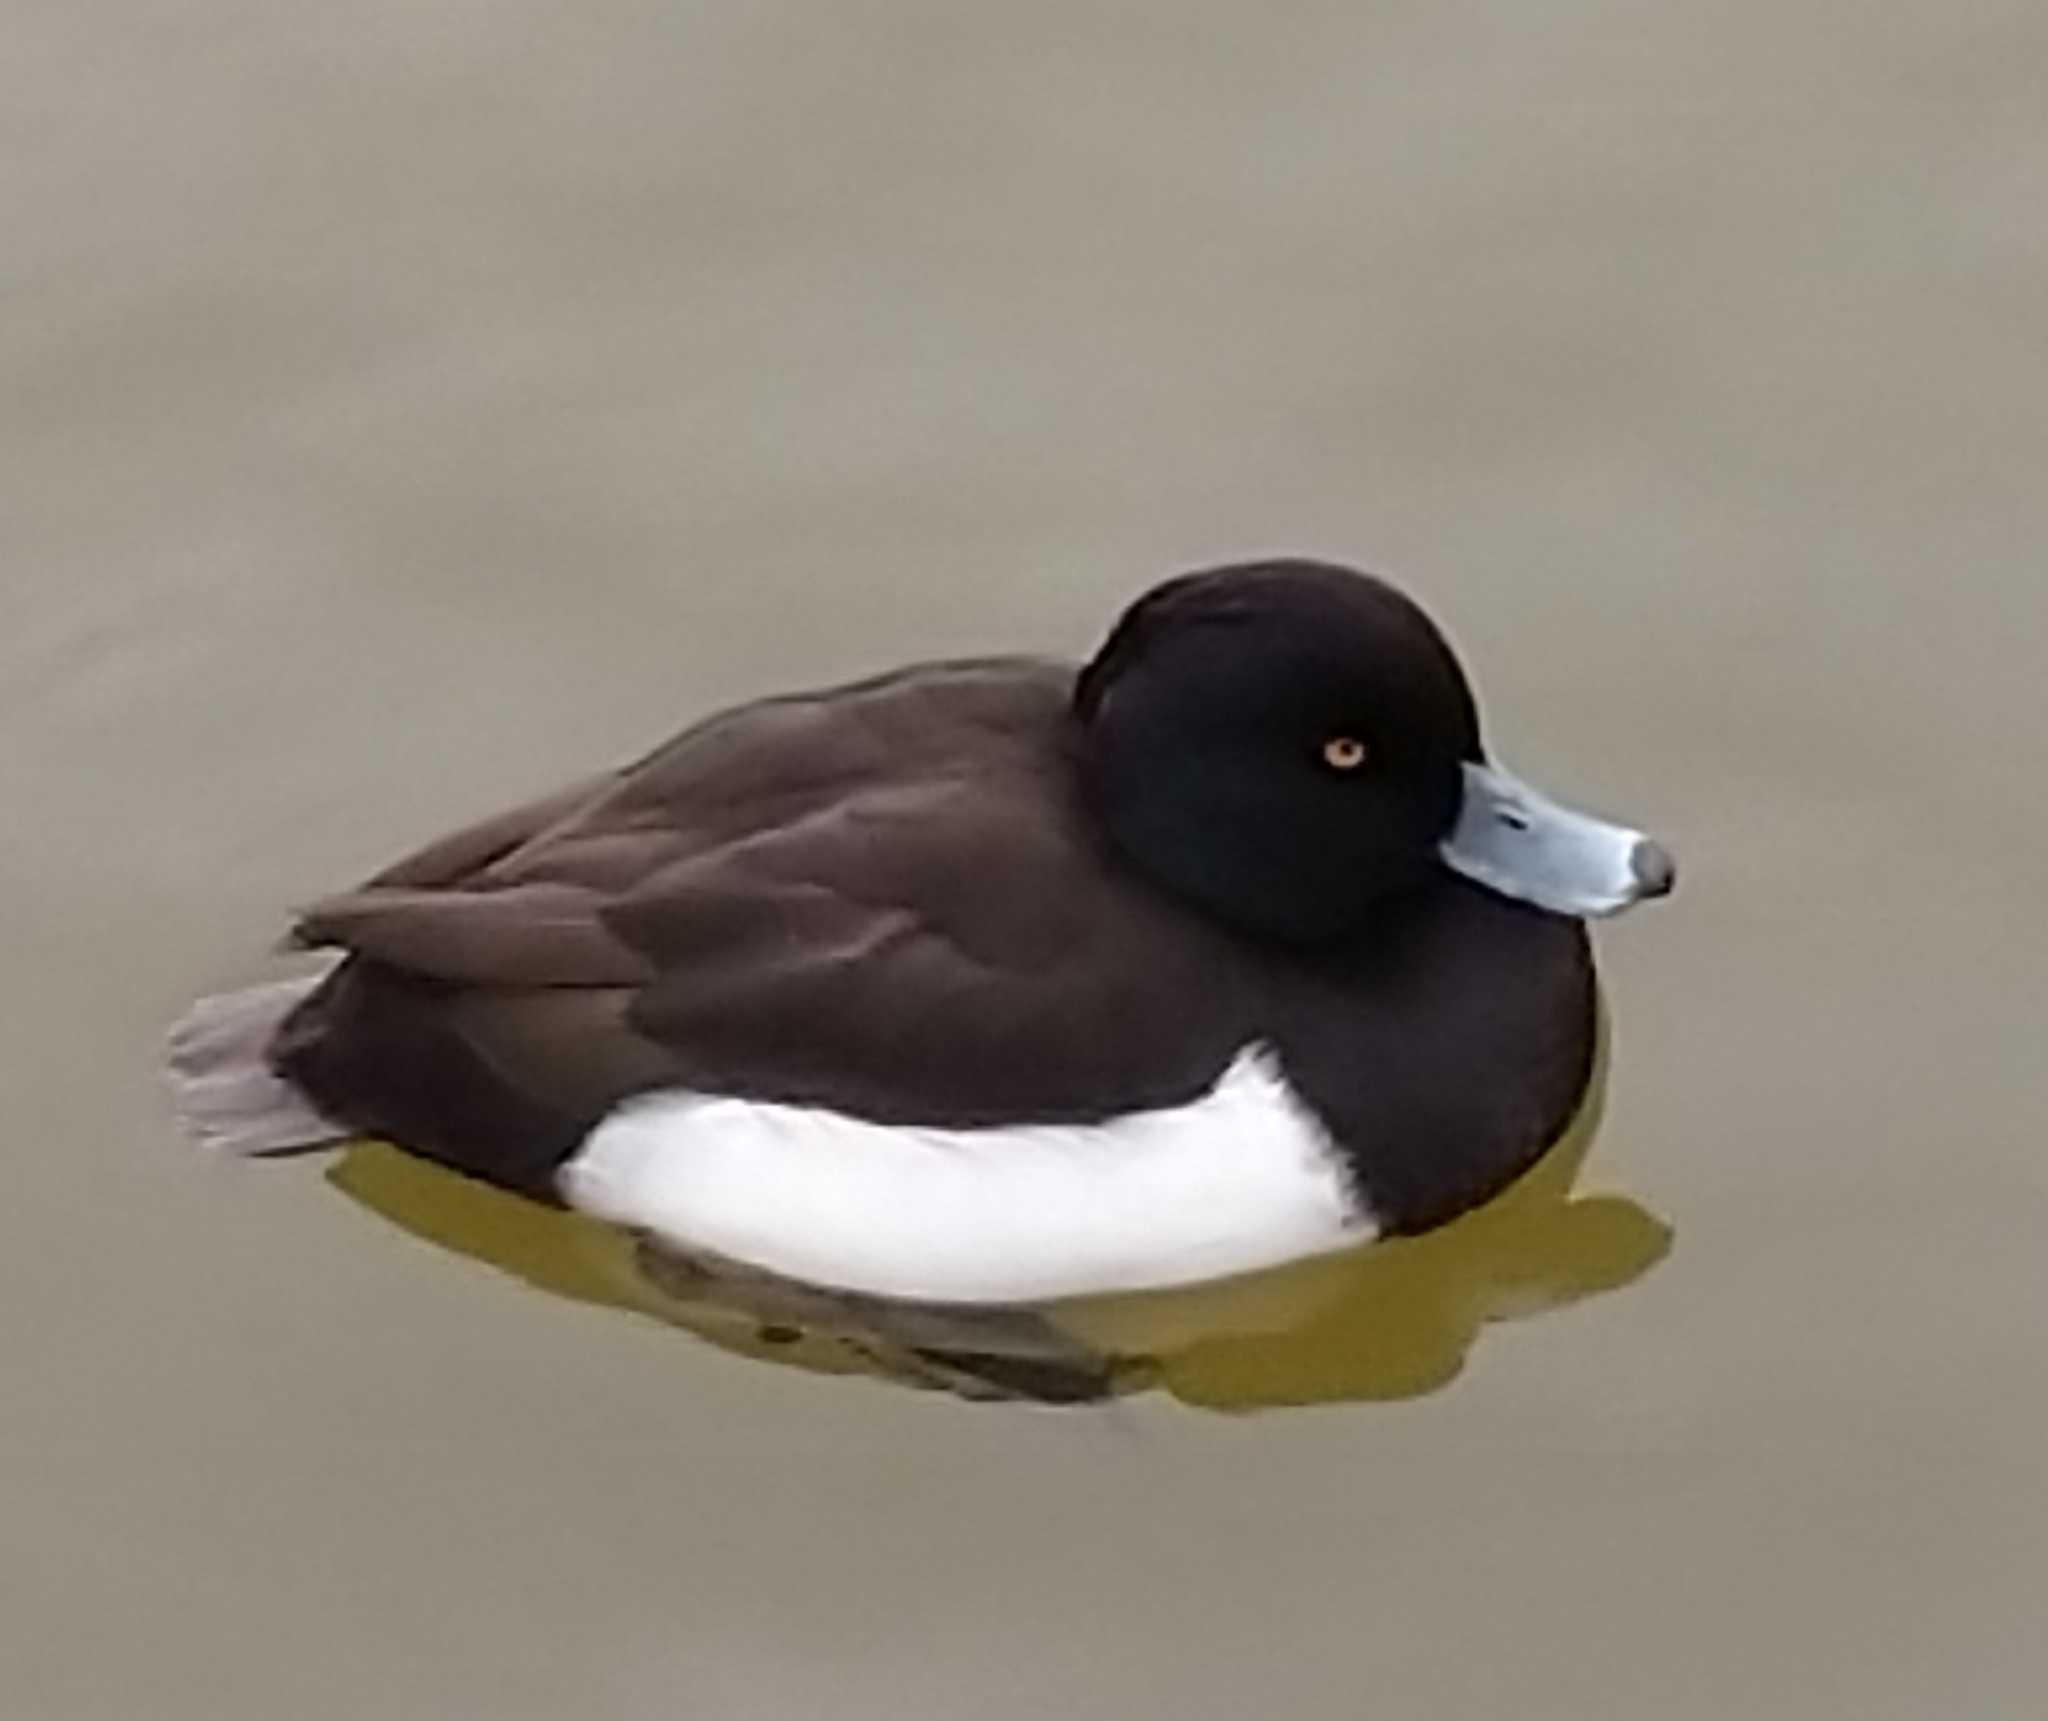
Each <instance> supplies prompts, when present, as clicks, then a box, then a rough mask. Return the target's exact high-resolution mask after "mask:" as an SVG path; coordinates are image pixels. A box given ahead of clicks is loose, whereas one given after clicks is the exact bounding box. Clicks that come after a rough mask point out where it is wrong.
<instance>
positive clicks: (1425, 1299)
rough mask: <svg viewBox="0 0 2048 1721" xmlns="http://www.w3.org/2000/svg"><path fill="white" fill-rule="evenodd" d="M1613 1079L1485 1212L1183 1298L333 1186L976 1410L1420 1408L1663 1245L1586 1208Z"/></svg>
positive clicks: (680, 1318)
mask: <svg viewBox="0 0 2048 1721" xmlns="http://www.w3.org/2000/svg"><path fill="white" fill-rule="evenodd" d="M1605 1080H1606V1072H1605V1059H1604V1057H1603V1059H1602V1068H1601V1070H1600V1071H1599V1072H1598V1073H1597V1074H1596V1077H1595V1080H1594V1084H1593V1088H1592V1092H1591V1094H1590V1096H1589V1098H1588V1101H1587V1104H1586V1105H1585V1107H1584V1108H1583V1109H1582V1111H1581V1113H1580V1115H1579V1118H1578V1120H1577V1121H1576V1122H1575V1123H1574V1124H1573V1126H1572V1128H1571V1129H1570V1131H1568V1132H1567V1134H1566V1135H1565V1136H1564V1138H1563V1139H1562V1140H1560V1141H1559V1143H1558V1144H1557V1146H1556V1147H1554V1148H1553V1149H1552V1150H1551V1151H1550V1152H1549V1153H1548V1154H1546V1155H1545V1156H1544V1158H1543V1159H1542V1160H1541V1161H1540V1162H1539V1163H1538V1164H1537V1165H1536V1166H1534V1167H1533V1168H1532V1169H1531V1170H1530V1171H1529V1172H1528V1173H1527V1174H1526V1175H1525V1176H1524V1177H1522V1178H1521V1179H1520V1180H1519V1181H1518V1182H1516V1183H1515V1184H1514V1185H1513V1186H1512V1187H1510V1188H1509V1189H1508V1190H1507V1191H1505V1192H1504V1193H1503V1194H1502V1195H1500V1196H1499V1197H1497V1198H1496V1199H1495V1200H1493V1201H1492V1202H1490V1203H1488V1204H1487V1205H1486V1206H1485V1207H1482V1208H1479V1209H1477V1210H1476V1211H1474V1212H1472V1213H1469V1214H1467V1215H1465V1216H1464V1217H1463V1218H1462V1219H1459V1220H1457V1221H1455V1222H1454V1223H1452V1224H1450V1225H1447V1226H1445V1227H1443V1228H1442V1229H1441V1230H1438V1231H1434V1232H1431V1233H1430V1234H1428V1235H1427V1236H1422V1237H1407V1238H1397V1239H1393V1240H1390V1241H1387V1242H1383V1243H1377V1244H1372V1245H1369V1246H1367V1247H1365V1248H1361V1249H1357V1250H1353V1251H1350V1252H1347V1253H1345V1254H1341V1255H1333V1256H1325V1257H1322V1258H1320V1259H1317V1260H1313V1261H1305V1262H1298V1263H1296V1264H1294V1265H1292V1266H1288V1267H1281V1268H1276V1269H1273V1270H1270V1271H1268V1272H1263V1273H1257V1274H1251V1275H1247V1276H1245V1277H1243V1278H1239V1279H1233V1280H1229V1281H1225V1282H1220V1283H1217V1284H1213V1285H1205V1286H1200V1287H1196V1288H1193V1289H1189V1290H1181V1291H1170V1292H1149V1293H1146V1294H1143V1295H1136V1296H1120V1297H1102V1298H1089V1299H1085V1300H1079V1301H1073V1302H1066V1303H1059V1304H1053V1305H1048V1306H1046V1307H1043V1308H1037V1309H1000V1310H962V1309H952V1308H937V1307H929V1306H919V1305H906V1304H892V1303H884V1302H880V1301H876V1300H873V1299H850V1298H844V1297H840V1296H836V1295H831V1294H826V1293H822V1292H818V1291H815V1290H812V1289H809V1288H807V1287H804V1286H799V1285H794V1284H791V1283H788V1282H787V1281H781V1280H775V1279H770V1278H765V1277H762V1276H760V1275H758V1274H754V1273H751V1272H748V1271H746V1270H744V1269H741V1268H738V1267H735V1266H733V1265H731V1264H729V1263H713V1262H702V1261H683V1260H679V1259H677V1258H676V1257H674V1256H671V1255H667V1254H664V1253H661V1252H657V1251H656V1250H655V1249H653V1248H652V1247H651V1246H650V1245H648V1244H647V1243H645V1242H644V1241H643V1240H641V1239H639V1238H637V1237H636V1236H634V1235H633V1234H632V1233H629V1232H626V1231H622V1230H620V1229H618V1228H617V1227H615V1226H611V1225H606V1224H602V1223H600V1222H598V1221H596V1220H593V1219H588V1218H585V1217H583V1216H581V1215H578V1214H573V1213H566V1212H562V1211H559V1210H557V1209H554V1208H549V1207H543V1206H540V1205H538V1204H537V1203H534V1202H531V1201H527V1200H524V1199H522V1198H521V1197H519V1196H515V1195H509V1194H506V1193H505V1192H503V1191H501V1190H497V1189H493V1188H490V1187H489V1186H487V1185H485V1184H481V1183H477V1182H474V1181H472V1180H470V1179H468V1178H465V1177H461V1176H458V1175H456V1174H455V1173H453V1172H448V1171H444V1170H442V1169H440V1168H439V1167H437V1166H434V1165H430V1164H428V1163H426V1162H425V1161H423V1160H419V1159H415V1158H413V1157H412V1156H411V1155H409V1154H406V1153H402V1152H400V1151H399V1150H398V1149H396V1148H393V1147H390V1146H388V1145H386V1144H384V1143H381V1142H358V1143H355V1144H354V1145H352V1146H351V1147H349V1148H348V1149H347V1150H346V1151H345V1152H344V1153H343V1154H342V1156H341V1157H340V1159H339V1160H337V1161H336V1163H335V1164H334V1166H333V1167H332V1168H331V1169H330V1171H329V1173H328V1177H329V1181H331V1182H332V1183H333V1184H334V1185H335V1186H336V1187H337V1188H339V1189H340V1190H342V1191H343V1192H344V1193H345V1194H347V1195H349V1196H350V1197H351V1198H353V1199H354V1200H356V1201H358V1202H360V1203H361V1204H362V1205H363V1206H365V1207H368V1208H370V1209H371V1210H372V1211H373V1212H375V1213H377V1214H379V1215H380V1216H382V1217H383V1218H385V1219H388V1220H390V1221H391V1222H392V1223H393V1224H396V1225H399V1226H401V1227H403V1228H404V1229H405V1230H407V1231H409V1232H411V1233H412V1234H413V1235H415V1236H417V1237H421V1238H424V1239H426V1240H427V1241H429V1242H432V1243H436V1244H438V1245H440V1246H441V1247H442V1248H445V1249H450V1250H453V1251H456V1252H457V1253H460V1254H464V1255H470V1256H474V1257H475V1258H477V1259H478V1260H482V1261H488V1262H490V1263H491V1264H492V1265H494V1266H496V1267H499V1268H501V1269H503V1270H504V1271H506V1272H509V1273H512V1274H515V1275H516V1276H517V1277H519V1278H521V1279H524V1280H525V1281H526V1282H527V1283H529V1284H532V1285H537V1286H539V1287H540V1288H541V1289H542V1290H546V1291H551V1292H554V1293H555V1294H557V1295H559V1296H566V1297H572V1298H575V1299H577V1300H579V1301H583V1302H589V1303H599V1304H605V1305H609V1306H612V1307H616V1308H623V1309H631V1310H636V1311H638V1312H640V1313H643V1314H648V1315H653V1316H655V1317H656V1318H658V1319H660V1320H664V1321H667V1322H670V1323H671V1324H673V1325H676V1326H680V1327H684V1328H687V1329H688V1330H689V1331H691V1332H693V1333H695V1334H697V1335H698V1336H699V1337H701V1338H703V1339H706V1340H708V1341H709V1342H711V1343H713V1344H716V1345H718V1346H720V1347H722V1348H723V1349H726V1350H730V1351H734V1352H737V1353H739V1354H741V1355H745V1356H750V1357H756V1358H761V1359H764V1360H768V1361H772V1362H777V1363H781V1364H784V1365H786V1366H794V1367H798V1368H804V1369H809V1370H812V1371H815V1372H819V1373H827V1374H865V1375H870V1376H873V1377H876V1378H879V1379H884V1380H890V1381H895V1382H898V1383H900V1384H904V1385H910V1386H919V1387H930V1388H942V1389H945V1390H949V1391H953V1392H957V1393H960V1394H961V1395H963V1396H967V1397H976V1398H1016V1397H1030V1398H1046V1399H1080V1400H1085V1399H1090V1398H1101V1397H1105V1396H1111V1395H1116V1394H1126V1393H1132V1392H1137V1391H1143V1390H1146V1389H1149V1388H1159V1389H1163V1390H1164V1391H1166V1392H1169V1393H1171V1394H1172V1395H1173V1396H1174V1397H1175V1398H1177V1399H1179V1400H1181V1401H1182V1402H1183V1403H1186V1404H1190V1405H1196V1406H1200V1407H1203V1408H1206V1409H1213V1410H1255V1409H1265V1408H1271V1407H1274V1406H1280V1405H1299V1404H1317V1403H1332V1402H1339V1401H1344V1400H1371V1399H1394V1398H1408V1397H1413V1396H1415V1395H1417V1394H1420V1393H1425V1392H1429V1391H1431V1390H1433V1389H1434V1388H1437V1387H1440V1386H1442V1385H1444V1384H1445V1383H1446V1382H1447V1381H1449V1380H1451V1379H1452V1378H1453V1377H1454V1376H1456V1374H1457V1373H1458V1371H1459V1370H1460V1369H1461V1368H1462V1367H1463V1365H1464V1361H1465V1357H1466V1355H1467V1353H1468V1352H1469V1351H1470V1350H1471V1347H1472V1345H1473V1342H1474V1341H1475V1340H1476V1339H1477V1337H1478V1335H1479V1332H1480V1329H1481V1328H1482V1327H1483V1326H1485V1325H1486V1324H1487V1323H1488V1322H1490V1321H1507V1320H1519V1319H1522V1318H1525V1317H1527V1316H1529V1315H1533V1314H1537V1313H1540V1312H1541V1311H1543V1310H1545V1309H1551V1308H1556V1307H1558V1306H1559V1305H1561V1304H1564V1303H1569V1302H1574V1301H1576V1300H1578V1299H1579V1298H1582V1297H1587V1296H1591V1295H1593V1294H1595V1293H1597V1292H1600V1291H1608V1290H1613V1289H1615V1288H1616V1287H1618V1286H1621V1285H1625V1284H1627V1283H1629V1282H1630V1281H1631V1280H1633V1279H1635V1278H1637V1277H1639V1276H1640V1275H1641V1274H1643V1273H1644V1272H1646V1271H1647V1270H1648V1269H1649V1268H1650V1267H1651V1266H1652V1265H1654V1264H1655V1263H1656V1261H1657V1260H1658V1259H1659V1258H1660V1257H1662V1256H1663V1254H1664V1253H1665V1251H1666V1250H1667V1249H1668V1248H1669V1247H1670V1241H1671V1233H1670V1230H1669V1228H1668V1227H1667V1226H1666V1225H1665V1224H1664V1223H1663V1222H1662V1221H1661V1220H1659V1219H1657V1218H1655V1217H1654V1216H1652V1215H1651V1214H1650V1213H1648V1212H1647V1211H1645V1210H1644V1209H1643V1208H1642V1207H1640V1206H1639V1205H1637V1204H1636V1203H1635V1202H1634V1201H1631V1200H1628V1199H1626V1198H1625V1197H1622V1196H1618V1195H1593V1196H1575V1195H1574V1194H1573V1193H1572V1190H1573V1184H1574V1183H1575V1181H1576V1179H1577V1177H1578V1173H1579V1169H1580V1167H1581V1166H1582V1165H1583V1163H1584V1162H1585V1158H1586V1154H1587V1152H1588V1150H1589V1149H1590V1147H1591V1145H1592V1141H1593V1137H1594V1134H1595V1132H1596V1130H1597V1128H1598V1125H1599V1113H1600V1109H1601V1099H1602V1096H1603V1093H1604V1089H1605Z"/></svg>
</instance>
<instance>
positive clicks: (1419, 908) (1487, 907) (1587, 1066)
mask: <svg viewBox="0 0 2048 1721" xmlns="http://www.w3.org/2000/svg"><path fill="white" fill-rule="evenodd" d="M1267 980H1268V985H1269V992H1268V999H1269V1003H1268V1005H1267V1008H1266V1010H1265V1012H1264V1028H1265V1033H1266V1037H1267V1038H1268V1039H1269V1041H1270V1042H1271V1043H1272V1044H1273V1046H1274V1048H1275V1049H1276V1051H1277V1052H1278V1053H1279V1056H1280V1060H1281V1064H1282V1067H1283V1068H1284V1070H1285V1071H1286V1074H1287V1079H1288V1082H1289V1084H1290V1085H1291V1086H1292V1087H1293V1088H1294V1089H1295V1090H1296V1091H1297V1092H1298V1093H1299V1094H1300V1095H1301V1096H1302V1097H1303V1098H1304V1099H1305V1100H1307V1101H1308V1103H1309V1104H1310V1106H1311V1107H1312V1108H1313V1109H1314V1110H1315V1112H1316V1114H1317V1116H1318V1118H1319V1119H1320V1120H1321V1122H1322V1123H1323V1126H1324V1127H1325V1128H1326V1129H1327V1130H1329V1131H1330V1133H1331V1134H1332V1136H1333V1137H1334V1138H1335V1139H1336V1141H1337V1142H1338V1144H1339V1146H1340V1147H1341V1148H1342V1149H1343V1151H1344V1154H1345V1158H1346V1160H1347V1161H1348V1163H1349V1164H1350V1166H1351V1168H1352V1172H1353V1175H1354V1177H1355V1178H1356V1180H1357V1183H1358V1186H1359V1190H1360V1193H1361V1195H1362V1196H1363V1197H1364V1199H1365V1202H1366V1205H1367V1206H1368V1207H1370V1209H1371V1210H1372V1212H1373V1214H1374V1216H1375V1218H1376V1219H1377V1220H1378V1222H1379V1225H1380V1228H1381V1229H1382V1231H1384V1232H1397V1233H1398V1232H1416V1231H1426V1230H1428V1229H1430V1228H1431V1227H1433V1226H1436V1225H1440V1224H1442V1223H1444V1222H1445V1221H1446V1220H1449V1219H1453V1218H1455V1217H1457V1215H1458V1214H1460V1213H1462V1212H1464V1211H1466V1210H1467V1209H1468V1208H1471V1207H1474V1206H1477V1205H1478V1204H1479V1203H1481V1202H1483V1201H1485V1200H1487V1199H1489V1198H1490V1197H1491V1196H1493V1195H1494V1194H1496V1193H1498V1192H1499V1191H1500V1190H1501V1189H1503V1188H1505V1187H1506V1185H1507V1184H1508V1183H1510V1182H1511V1181H1513V1179H1514V1178H1515V1177H1517V1176H1518V1175H1519V1174H1520V1173H1521V1172H1523V1171H1524V1170H1526V1169H1527V1168H1528V1167H1529V1166H1530V1165H1531V1164H1533V1163H1534V1162H1535V1161H1536V1159H1538V1158H1539V1157H1540V1156H1541V1155H1542V1153H1543V1151H1544V1150H1545V1149H1546V1148H1547V1147H1549V1146H1550V1145H1551V1144H1552V1143H1553V1142H1555V1141H1556V1140H1557V1139H1558V1138H1559V1137H1560V1136H1561V1135H1562V1134H1563V1133H1564V1131H1565V1129H1566V1127H1567V1126H1568V1125H1569V1124H1570V1122H1571V1121H1572V1119H1573V1117H1574V1116H1575V1115H1576V1114H1577V1112H1578V1109H1579V1107H1580V1105H1581V1103H1582V1102H1583V1100H1584V1098H1585V1094H1586V1090H1587V1086H1588V1084H1589V1083H1590V1081H1591V1079H1592V1074H1593V1062H1594V1051H1595V1043H1596V1039H1597V1033H1598V1011H1599V1000H1598V983H1597V981H1596V978H1595V975H1594V970H1593V961H1592V951H1591V946H1590V942H1589V940H1588V939H1587V937H1586V932H1585V928H1584V927H1583V926H1582V925H1581V924H1580V923H1579V922H1578V921H1576V920H1569V919H1564V918H1561V917H1559V916H1556V915H1551V914H1545V913H1543V912H1541V911H1540V910H1537V909H1533V908H1529V907H1526V906H1524V905H1522V904H1519V903H1512V902H1509V901H1506V900H1505V899H1503V898H1501V897H1497V896H1494V895H1493V894H1491V893H1490V892H1488V891H1485V890H1482V889H1480V888H1478V887H1477V886H1475V885H1471V884H1467V883H1466V882H1464V881H1463V880H1461V879H1457V878H1453V877H1448V876H1447V877H1446V878H1445V880H1444V881H1443V882H1442V883H1440V884H1432V885H1430V886H1428V887H1426V888H1424V889H1422V890H1418V891H1415V892H1413V893H1410V894H1408V895H1405V896H1403V897H1400V898H1397V899H1395V900H1394V901H1392V902H1390V903H1389V904H1388V905H1387V909H1386V912H1385V913H1384V914H1382V915H1380V916H1378V917H1376V922H1375V924H1374V926H1373V927H1372V928H1371V929H1370V930H1369V931H1368V932H1367V933H1366V934H1365V935H1364V936H1362V937H1361V938H1359V939H1358V940H1356V941H1354V942H1352V943H1351V944H1349V945H1347V946H1346V947H1345V948H1343V949H1341V950H1334V951H1329V952H1325V953H1323V954H1321V955H1319V956H1314V957H1296V958H1291V959H1289V960H1287V961H1285V962H1283V963H1276V964H1274V965H1272V966H1271V967H1269V968H1268V970H1267Z"/></svg>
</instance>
